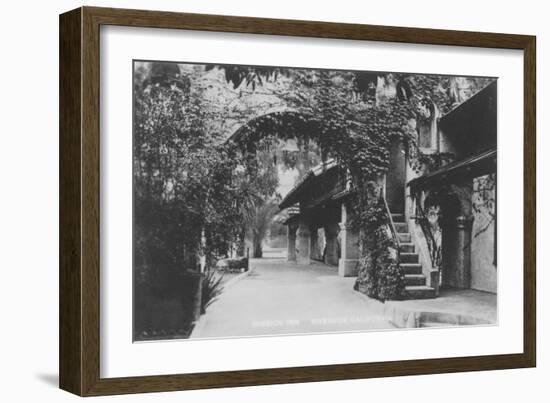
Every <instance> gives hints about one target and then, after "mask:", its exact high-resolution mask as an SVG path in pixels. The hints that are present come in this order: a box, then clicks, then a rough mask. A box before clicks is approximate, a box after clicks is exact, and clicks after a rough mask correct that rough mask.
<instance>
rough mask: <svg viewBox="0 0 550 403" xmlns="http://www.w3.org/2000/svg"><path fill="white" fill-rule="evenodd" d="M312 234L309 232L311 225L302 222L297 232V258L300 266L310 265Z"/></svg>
mask: <svg viewBox="0 0 550 403" xmlns="http://www.w3.org/2000/svg"><path fill="white" fill-rule="evenodd" d="M310 238H311V232H310V230H309V224H308V223H307V222H306V221H303V220H300V224H299V225H298V232H297V238H296V240H297V248H296V249H297V256H296V261H297V263H298V264H309V263H310V262H311V259H310V243H311V240H310Z"/></svg>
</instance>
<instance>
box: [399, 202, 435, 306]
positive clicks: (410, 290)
mask: <svg viewBox="0 0 550 403" xmlns="http://www.w3.org/2000/svg"><path fill="white" fill-rule="evenodd" d="M391 216H392V221H393V224H394V227H395V231H396V232H397V239H398V240H399V246H400V248H399V249H400V250H399V265H400V266H401V268H402V269H403V271H404V272H405V294H406V295H405V298H406V299H426V298H435V297H436V291H435V289H434V288H432V287H430V286H428V285H427V279H426V275H424V274H423V273H422V265H421V264H420V261H419V256H418V253H416V252H415V245H414V243H413V242H412V239H411V234H410V232H409V227H408V224H407V223H406V222H405V218H404V216H403V214H394V213H392V215H391Z"/></svg>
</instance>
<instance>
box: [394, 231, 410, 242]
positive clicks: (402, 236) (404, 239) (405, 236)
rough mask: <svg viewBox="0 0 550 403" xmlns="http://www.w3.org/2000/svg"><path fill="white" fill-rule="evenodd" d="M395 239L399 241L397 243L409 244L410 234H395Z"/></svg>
mask: <svg viewBox="0 0 550 403" xmlns="http://www.w3.org/2000/svg"><path fill="white" fill-rule="evenodd" d="M397 239H399V242H405V243H410V242H411V234H409V233H408V232H407V233H397Z"/></svg>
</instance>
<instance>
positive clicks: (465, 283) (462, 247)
mask: <svg viewBox="0 0 550 403" xmlns="http://www.w3.org/2000/svg"><path fill="white" fill-rule="evenodd" d="M472 221H473V217H466V216H459V217H457V218H456V228H457V237H456V251H457V254H456V266H455V270H454V273H455V278H454V282H455V286H456V287H458V288H470V287H471V277H472V276H471V270H470V246H471V243H472Z"/></svg>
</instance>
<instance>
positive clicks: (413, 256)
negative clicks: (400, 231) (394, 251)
mask: <svg viewBox="0 0 550 403" xmlns="http://www.w3.org/2000/svg"><path fill="white" fill-rule="evenodd" d="M399 261H400V262H402V263H418V253H414V252H413V253H408V252H399Z"/></svg>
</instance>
